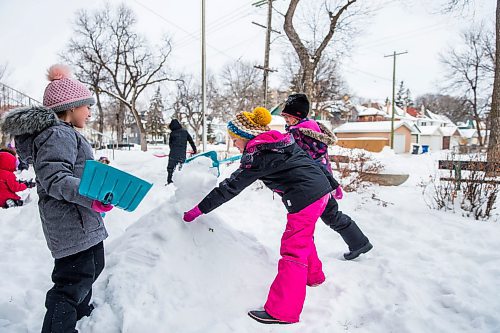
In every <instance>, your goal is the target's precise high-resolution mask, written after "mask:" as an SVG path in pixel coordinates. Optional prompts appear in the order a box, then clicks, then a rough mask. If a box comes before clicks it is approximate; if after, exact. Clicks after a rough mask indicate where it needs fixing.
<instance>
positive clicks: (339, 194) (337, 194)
mask: <svg viewBox="0 0 500 333" xmlns="http://www.w3.org/2000/svg"><path fill="white" fill-rule="evenodd" d="M343 196H344V192H342V186H339V187H337V189H336V190H335V193H333V198H334V199H335V200H340V199H342V197H343Z"/></svg>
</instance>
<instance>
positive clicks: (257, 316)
mask: <svg viewBox="0 0 500 333" xmlns="http://www.w3.org/2000/svg"><path fill="white" fill-rule="evenodd" d="M248 315H249V316H250V318H252V319H254V320H256V321H258V322H259V323H261V324H280V325H287V324H291V323H289V322H286V321H282V320H279V319H276V318H273V317H271V316H270V315H269V314H268V313H267V312H266V311H249V312H248Z"/></svg>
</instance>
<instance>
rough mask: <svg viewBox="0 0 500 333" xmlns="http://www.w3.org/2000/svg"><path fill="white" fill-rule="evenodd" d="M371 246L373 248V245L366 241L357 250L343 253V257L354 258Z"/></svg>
mask: <svg viewBox="0 0 500 333" xmlns="http://www.w3.org/2000/svg"><path fill="white" fill-rule="evenodd" d="M372 248H373V245H372V244H371V243H370V242H368V243H366V244H365V245H364V246H362V247H361V248H359V249H358V250H354V251H349V252H347V253H344V258H345V260H353V259H356V258H357V257H359V256H360V255H361V254H363V253H366V252H368V251H370V250H371V249H372Z"/></svg>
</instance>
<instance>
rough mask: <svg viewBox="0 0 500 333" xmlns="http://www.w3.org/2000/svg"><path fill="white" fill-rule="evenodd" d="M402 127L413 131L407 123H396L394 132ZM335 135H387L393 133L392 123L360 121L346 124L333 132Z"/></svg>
mask: <svg viewBox="0 0 500 333" xmlns="http://www.w3.org/2000/svg"><path fill="white" fill-rule="evenodd" d="M401 126H405V127H407V128H408V129H409V130H410V131H412V127H411V126H410V125H408V124H407V123H405V122H404V121H395V122H394V130H396V129H398V128H400V127H401ZM333 131H334V132H335V133H364V132H368V133H369V132H376V133H382V132H383V133H385V132H390V131H391V122H390V121H359V122H353V123H345V124H343V125H341V126H339V127H337V128H336V129H334V130H333Z"/></svg>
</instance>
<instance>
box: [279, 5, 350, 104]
mask: <svg viewBox="0 0 500 333" xmlns="http://www.w3.org/2000/svg"><path fill="white" fill-rule="evenodd" d="M299 1H300V0H291V1H290V4H289V6H288V9H287V11H286V14H285V22H284V30H285V32H286V35H287V37H288V39H289V40H290V42H291V44H292V46H293V48H294V49H295V52H296V53H297V56H298V59H299V62H300V72H299V75H298V78H297V79H298V83H299V88H300V91H303V92H304V93H306V94H307V95H308V96H313V92H314V75H315V71H316V70H317V68H318V64H319V63H320V61H321V58H322V56H323V53H324V51H325V49H326V48H327V46H328V44H329V43H330V42H331V41H332V38H333V37H334V35H335V34H336V33H337V32H338V31H339V30H341V26H342V19H341V17H342V18H344V19H345V21H344V23H345V26H344V28H346V27H347V26H348V24H347V23H346V22H347V21H348V19H349V18H352V17H353V16H355V15H357V14H359V11H356V10H353V11H351V12H350V13H348V9H351V8H354V6H353V5H354V4H355V3H356V1H357V0H342V1H336V2H335V4H334V5H331V6H330V5H329V4H327V2H326V1H325V3H324V11H323V12H324V13H325V14H327V15H328V19H329V24H328V31H327V33H326V35H325V36H324V37H322V38H321V37H318V36H319V34H320V29H319V27H318V25H317V24H316V23H315V22H317V21H318V20H312V21H311V22H312V23H310V24H309V27H310V28H311V30H312V31H313V34H312V38H311V39H310V40H304V39H302V38H301V37H300V36H299V34H298V33H297V30H296V28H295V26H294V23H293V19H294V15H295V12H296V10H297V6H298V4H299ZM308 5H309V4H308ZM333 7H335V8H334V9H332V8H333Z"/></svg>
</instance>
